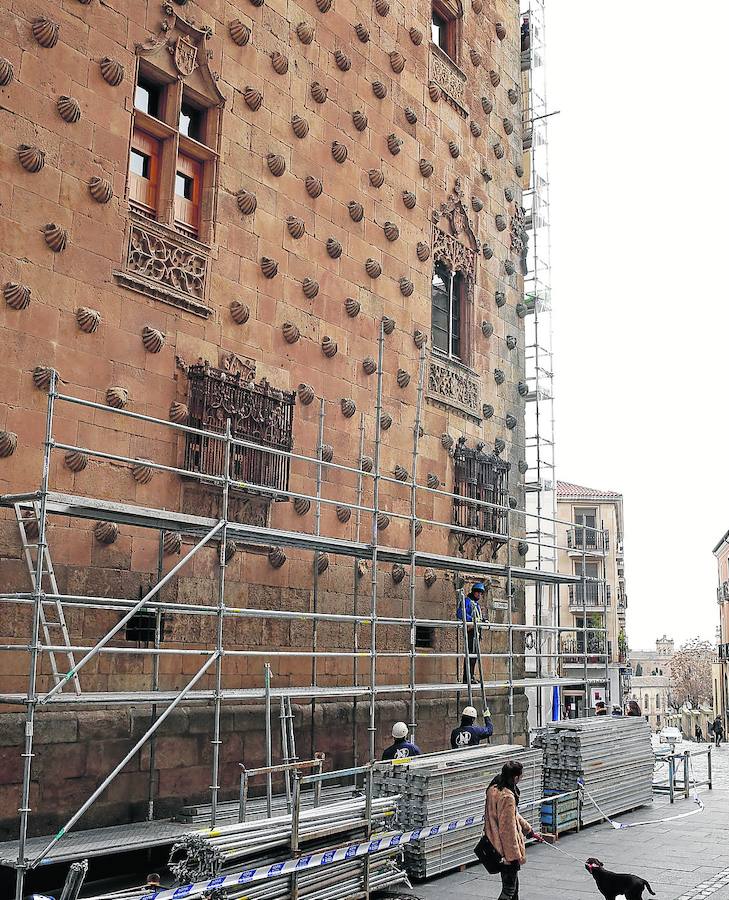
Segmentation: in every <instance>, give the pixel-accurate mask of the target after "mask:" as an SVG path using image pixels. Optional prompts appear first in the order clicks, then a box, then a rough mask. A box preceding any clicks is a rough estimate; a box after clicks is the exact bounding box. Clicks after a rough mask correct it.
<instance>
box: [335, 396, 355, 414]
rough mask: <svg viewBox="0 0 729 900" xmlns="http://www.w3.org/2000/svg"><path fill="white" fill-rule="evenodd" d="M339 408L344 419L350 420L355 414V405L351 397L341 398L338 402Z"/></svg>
mask: <svg viewBox="0 0 729 900" xmlns="http://www.w3.org/2000/svg"><path fill="white" fill-rule="evenodd" d="M339 407H340V409H341V410H342V415H343V416H344V418H345V419H351V418H352V416H353V415H354V414H355V413H356V412H357V405H356V404H355V402H354V400H352V398H351V397H343V398H342V399H341V400H340V401H339Z"/></svg>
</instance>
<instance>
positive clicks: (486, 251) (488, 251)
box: [481, 244, 494, 259]
mask: <svg viewBox="0 0 729 900" xmlns="http://www.w3.org/2000/svg"><path fill="white" fill-rule="evenodd" d="M481 252H482V253H483V258H484V259H491V258H492V257H493V255H494V249H493V247H491V246H489V244H484V245H483V247H482V248H481Z"/></svg>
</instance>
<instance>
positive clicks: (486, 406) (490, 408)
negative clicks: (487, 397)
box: [481, 403, 494, 419]
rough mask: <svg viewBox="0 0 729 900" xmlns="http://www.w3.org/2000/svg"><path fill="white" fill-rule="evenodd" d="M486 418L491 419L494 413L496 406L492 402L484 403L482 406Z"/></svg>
mask: <svg viewBox="0 0 729 900" xmlns="http://www.w3.org/2000/svg"><path fill="white" fill-rule="evenodd" d="M481 412H482V413H483V417H484V419H491V418H492V417H493V415H494V408H493V406H492V405H491V404H490V403H484V405H483V406H482V408H481Z"/></svg>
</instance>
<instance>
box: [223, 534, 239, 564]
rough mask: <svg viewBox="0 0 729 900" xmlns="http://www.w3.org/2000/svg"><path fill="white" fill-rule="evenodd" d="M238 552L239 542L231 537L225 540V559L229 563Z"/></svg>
mask: <svg viewBox="0 0 729 900" xmlns="http://www.w3.org/2000/svg"><path fill="white" fill-rule="evenodd" d="M237 552H238V544H237V543H236V542H235V541H231V540H230V538H228V540H227V541H226V542H225V561H226V563H229V562H230V561H231V559H233V557H234V556H235V554H236V553H237Z"/></svg>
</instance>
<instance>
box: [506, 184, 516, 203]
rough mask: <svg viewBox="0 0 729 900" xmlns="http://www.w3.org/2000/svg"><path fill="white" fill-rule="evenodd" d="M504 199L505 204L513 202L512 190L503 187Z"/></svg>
mask: <svg viewBox="0 0 729 900" xmlns="http://www.w3.org/2000/svg"><path fill="white" fill-rule="evenodd" d="M504 199H505V200H506V202H507V203H512V202H513V200H514V188H512V187H505V188H504Z"/></svg>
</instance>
